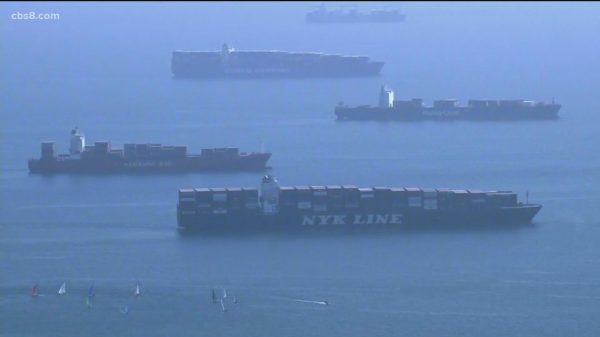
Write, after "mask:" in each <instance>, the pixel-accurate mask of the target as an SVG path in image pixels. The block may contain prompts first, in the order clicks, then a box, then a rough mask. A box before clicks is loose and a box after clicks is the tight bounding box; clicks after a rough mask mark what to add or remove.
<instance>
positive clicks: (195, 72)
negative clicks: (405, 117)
mask: <svg viewBox="0 0 600 337" xmlns="http://www.w3.org/2000/svg"><path fill="white" fill-rule="evenodd" d="M382 68H383V62H373V63H371V64H368V65H365V66H361V67H347V68H346V67H343V68H342V67H319V68H313V69H287V70H285V71H281V72H264V71H261V70H260V69H239V70H237V71H225V70H224V69H223V68H222V67H220V66H215V67H214V68H211V67H206V66H204V65H197V66H189V67H181V66H177V65H174V66H173V67H172V72H173V77H174V78H175V79H194V78H207V79H210V78H234V79H240V78H241V79H244V78H256V79H269V78H337V77H340V78H343V77H375V76H379V75H380V73H381V69H382Z"/></svg>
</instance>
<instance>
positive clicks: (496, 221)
mask: <svg viewBox="0 0 600 337" xmlns="http://www.w3.org/2000/svg"><path fill="white" fill-rule="evenodd" d="M541 208H542V206H541V205H538V204H529V203H528V202H526V203H520V202H518V201H517V195H516V194H515V193H513V192H510V191H478V190H450V189H420V188H402V187H400V188H397V187H371V188H359V187H356V186H288V187H280V186H279V184H278V182H277V180H276V179H275V178H274V177H271V176H265V177H263V180H262V185H261V187H260V191H259V189H257V188H250V187H235V188H196V189H180V190H179V202H178V204H177V222H178V225H179V227H180V228H181V229H186V230H199V231H206V232H212V231H234V232H244V231H261V230H284V231H287V230H291V231H295V230H314V229H341V230H360V229H367V228H424V227H433V228H438V227H439V228H444V227H451V226H465V225H467V226H489V225H501V226H507V225H519V224H527V223H529V222H531V220H532V219H533V217H534V216H535V215H536V214H537V213H538V211H539V210H540V209H541Z"/></svg>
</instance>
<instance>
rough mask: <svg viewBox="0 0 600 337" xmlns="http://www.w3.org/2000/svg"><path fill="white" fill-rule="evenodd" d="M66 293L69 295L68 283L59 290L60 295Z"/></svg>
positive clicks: (64, 283)
mask: <svg viewBox="0 0 600 337" xmlns="http://www.w3.org/2000/svg"><path fill="white" fill-rule="evenodd" d="M66 293H67V283H66V282H63V284H62V285H61V286H60V289H58V294H59V295H64V294H66Z"/></svg>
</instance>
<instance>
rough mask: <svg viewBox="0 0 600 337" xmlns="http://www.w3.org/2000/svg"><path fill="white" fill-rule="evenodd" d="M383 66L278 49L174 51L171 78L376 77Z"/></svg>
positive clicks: (358, 59) (356, 58) (357, 58)
mask: <svg viewBox="0 0 600 337" xmlns="http://www.w3.org/2000/svg"><path fill="white" fill-rule="evenodd" d="M383 65H384V63H383V62H379V61H372V60H370V58H369V57H366V56H349V55H339V54H325V53H317V52H287V51H279V50H256V51H236V50H235V49H233V48H230V47H229V46H228V45H227V44H223V46H222V48H221V50H220V51H174V52H173V55H172V58H171V71H172V73H173V76H174V77H175V78H211V77H217V78H219V77H233V78H236V77H258V78H260V77H364V76H378V75H379V74H380V72H381V69H382V68H383Z"/></svg>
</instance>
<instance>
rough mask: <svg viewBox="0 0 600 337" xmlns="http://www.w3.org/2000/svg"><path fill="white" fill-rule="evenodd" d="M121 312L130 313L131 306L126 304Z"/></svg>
mask: <svg viewBox="0 0 600 337" xmlns="http://www.w3.org/2000/svg"><path fill="white" fill-rule="evenodd" d="M121 313H122V314H123V315H127V314H128V313H129V306H128V305H127V304H125V306H124V307H123V308H122V309H121Z"/></svg>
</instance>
